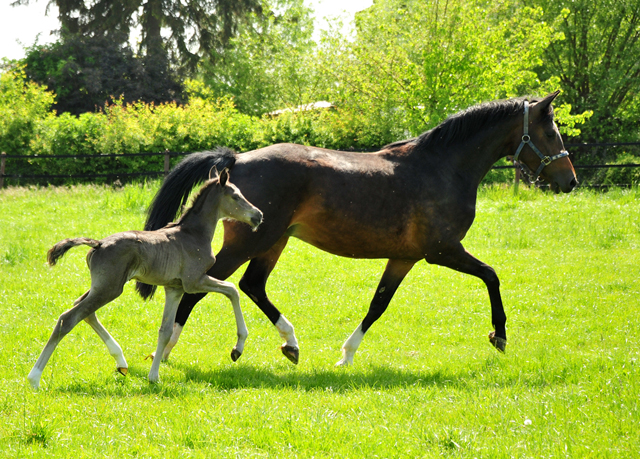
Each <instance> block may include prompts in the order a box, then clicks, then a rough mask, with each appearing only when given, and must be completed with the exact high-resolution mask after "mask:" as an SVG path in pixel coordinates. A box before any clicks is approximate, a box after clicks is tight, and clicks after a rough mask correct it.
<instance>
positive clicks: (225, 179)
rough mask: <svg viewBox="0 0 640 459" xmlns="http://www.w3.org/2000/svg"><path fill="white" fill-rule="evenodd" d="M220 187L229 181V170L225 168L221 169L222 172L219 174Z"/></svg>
mask: <svg viewBox="0 0 640 459" xmlns="http://www.w3.org/2000/svg"><path fill="white" fill-rule="evenodd" d="M219 180H220V185H222V186H225V185H226V184H227V182H228V181H229V168H227V167H225V168H224V169H222V172H220V179H219Z"/></svg>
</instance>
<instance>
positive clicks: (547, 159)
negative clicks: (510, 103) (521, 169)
mask: <svg viewBox="0 0 640 459" xmlns="http://www.w3.org/2000/svg"><path fill="white" fill-rule="evenodd" d="M525 145H529V147H531V149H532V150H533V152H534V153H535V154H536V155H538V158H540V166H538V169H536V171H535V172H534V173H531V174H529V175H531V181H532V182H535V181H536V180H537V179H538V177H539V176H540V173H541V172H542V169H544V167H545V166H548V165H549V164H551V162H552V161H555V160H556V159H560V158H564V157H565V156H569V152H568V151H567V150H562V151H561V152H560V153H558V154H557V155H554V156H545V155H543V154H542V152H541V151H540V150H539V149H538V147H536V146H535V145H534V144H533V142H532V141H531V137H529V101H527V100H525V101H524V133H523V135H522V141H521V142H520V145H519V146H518V149H517V150H516V154H515V155H514V156H513V161H514V162H516V161H518V157H519V156H520V152H522V149H523V148H524V146H525ZM520 164H521V165H522V166H525V167H526V164H524V163H520ZM527 169H529V168H528V167H527ZM529 172H531V170H530V169H529Z"/></svg>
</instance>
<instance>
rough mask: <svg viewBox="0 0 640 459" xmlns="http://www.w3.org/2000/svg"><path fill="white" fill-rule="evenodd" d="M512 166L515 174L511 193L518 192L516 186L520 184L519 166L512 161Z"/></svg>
mask: <svg viewBox="0 0 640 459" xmlns="http://www.w3.org/2000/svg"><path fill="white" fill-rule="evenodd" d="M513 167H515V168H516V176H515V178H514V179H513V194H518V187H519V186H520V168H519V167H518V163H516V162H515V161H514V162H513Z"/></svg>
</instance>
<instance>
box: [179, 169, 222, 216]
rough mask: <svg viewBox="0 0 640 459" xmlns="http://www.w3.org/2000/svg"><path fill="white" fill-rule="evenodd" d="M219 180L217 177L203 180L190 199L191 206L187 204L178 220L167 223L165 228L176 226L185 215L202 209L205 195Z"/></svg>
mask: <svg viewBox="0 0 640 459" xmlns="http://www.w3.org/2000/svg"><path fill="white" fill-rule="evenodd" d="M219 182H220V179H219V178H217V177H216V178H213V179H210V180H207V181H206V182H204V185H202V187H201V188H200V190H199V191H198V193H197V194H196V195H195V196H194V197H193V199H192V201H191V202H192V204H191V206H189V207H188V208H187V209H186V210H184V211H183V212H182V215H180V218H179V219H178V221H175V222H173V223H169V224H168V225H167V228H171V227H174V226H178V225H180V224H181V223H182V222H183V221H184V220H185V218H187V216H189V215H191V214H193V213H198V212H199V211H200V210H201V209H202V206H203V205H204V202H205V201H206V200H207V196H208V195H209V193H210V192H211V190H213V188H214V187H215V186H216V185H217V184H218V183H219Z"/></svg>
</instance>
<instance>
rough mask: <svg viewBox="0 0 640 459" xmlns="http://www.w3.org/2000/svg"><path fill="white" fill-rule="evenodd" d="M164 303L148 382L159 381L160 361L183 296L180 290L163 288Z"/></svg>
mask: <svg viewBox="0 0 640 459" xmlns="http://www.w3.org/2000/svg"><path fill="white" fill-rule="evenodd" d="M164 291H165V303H164V312H163V314H162V324H161V325H160V330H159V331H158V346H157V348H156V352H155V353H154V357H153V363H152V364H151V369H150V370H149V382H153V383H155V382H158V380H159V379H160V375H159V373H160V361H161V360H162V356H163V354H164V349H165V347H166V346H167V343H168V342H169V339H170V338H171V332H172V330H173V323H174V322H175V320H176V311H177V310H178V304H180V299H181V298H182V295H183V294H184V291H183V290H182V289H177V288H170V287H165V288H164Z"/></svg>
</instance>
